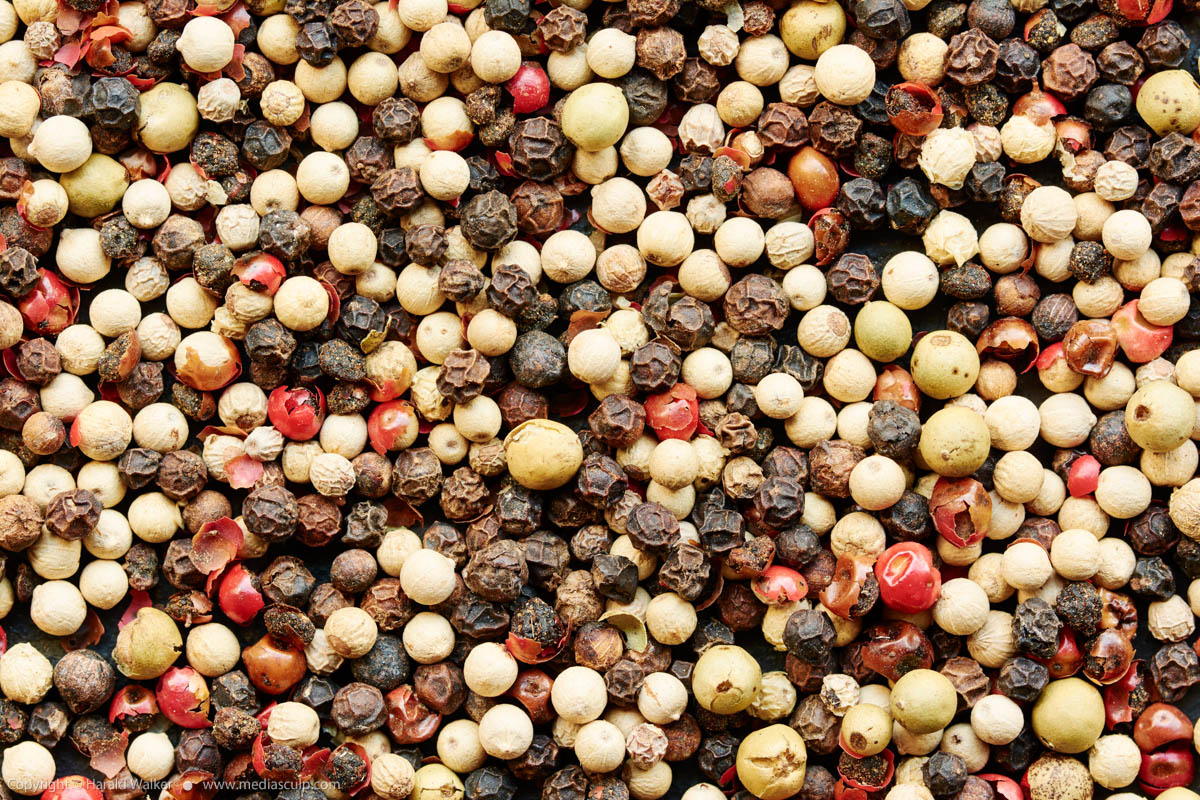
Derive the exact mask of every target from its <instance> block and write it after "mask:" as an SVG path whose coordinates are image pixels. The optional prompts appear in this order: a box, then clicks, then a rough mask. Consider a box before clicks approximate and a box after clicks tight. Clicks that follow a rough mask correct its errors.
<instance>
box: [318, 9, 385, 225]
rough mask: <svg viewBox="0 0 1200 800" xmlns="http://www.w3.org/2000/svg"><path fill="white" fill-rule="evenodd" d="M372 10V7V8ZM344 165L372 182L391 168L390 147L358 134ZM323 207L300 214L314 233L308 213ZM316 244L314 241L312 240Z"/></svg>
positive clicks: (333, 219) (362, 180) (332, 217)
mask: <svg viewBox="0 0 1200 800" xmlns="http://www.w3.org/2000/svg"><path fill="white" fill-rule="evenodd" d="M372 10H373V9H372ZM346 166H347V167H348V168H349V170H350V179H351V180H353V181H356V182H358V183H364V184H368V185H369V184H372V183H374V182H375V181H376V180H378V179H379V176H380V175H382V174H383V173H385V172H387V171H388V170H389V169H391V168H392V148H391V147H390V146H389V145H387V144H386V143H385V142H384V141H383V139H381V138H378V137H375V136H360V137H358V138H357V139H355V140H354V144H352V145H350V147H349V148H348V149H347V150H346ZM316 208H325V207H324V206H309V207H308V208H306V209H304V211H303V212H301V216H302V217H304V218H305V219H306V220H308V222H309V225H310V226H312V227H313V228H314V231H313V233H314V234H316V233H317V231H316V230H315V228H316V226H315V225H313V220H312V219H310V217H309V214H310V212H311V213H316V212H313V209H316ZM331 210H332V211H333V212H334V213H333V214H330V215H329V216H328V217H327V219H328V220H329V222H330V223H332V225H333V226H334V227H336V226H337V224H338V223H339V222H340V221H341V220H340V218H339V215H338V214H337V212H336V209H331ZM322 238H323V239H324V241H325V242H328V241H329V237H328V235H326V236H324V237H322ZM314 244H316V241H314Z"/></svg>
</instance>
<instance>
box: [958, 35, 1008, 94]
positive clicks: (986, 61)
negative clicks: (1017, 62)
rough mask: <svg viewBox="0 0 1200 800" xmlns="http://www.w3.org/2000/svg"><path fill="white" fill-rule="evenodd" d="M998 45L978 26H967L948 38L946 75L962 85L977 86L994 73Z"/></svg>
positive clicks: (989, 78)
mask: <svg viewBox="0 0 1200 800" xmlns="http://www.w3.org/2000/svg"><path fill="white" fill-rule="evenodd" d="M999 53H1000V46H999V45H998V44H996V42H995V41H993V40H992V37H990V36H988V35H987V34H986V33H984V32H983V31H982V30H980V29H979V28H968V29H967V30H965V31H963V32H962V33H956V34H955V35H954V36H952V37H951V38H950V46H949V49H948V50H947V51H946V76H947V77H949V78H951V79H953V80H954V81H956V82H958V83H959V84H960V85H962V86H977V85H978V84H981V83H986V82H987V81H990V80H991V79H992V78H993V77H994V76H995V74H996V62H997V58H998V56H999Z"/></svg>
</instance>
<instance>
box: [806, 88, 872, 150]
mask: <svg viewBox="0 0 1200 800" xmlns="http://www.w3.org/2000/svg"><path fill="white" fill-rule="evenodd" d="M861 132H862V120H860V119H859V118H858V117H857V116H855V114H854V112H852V111H851V110H850V109H847V108H843V107H841V106H835V105H834V104H833V103H829V102H826V101H822V102H820V103H818V104H817V107H816V108H814V109H813V110H812V113H811V114H809V115H808V136H809V138H810V139H811V140H812V143H813V147H815V148H816V149H817V150H819V151H820V152H822V153H824V154H825V155H827V156H829V157H831V158H835V159H839V158H842V157H844V156H848V155H850V154H851V153H853V152H854V148H855V147H857V145H858V137H859V134H860V133H861Z"/></svg>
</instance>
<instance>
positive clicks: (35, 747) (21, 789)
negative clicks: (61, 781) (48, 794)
mask: <svg viewBox="0 0 1200 800" xmlns="http://www.w3.org/2000/svg"><path fill="white" fill-rule="evenodd" d="M0 758H2V759H3V762H2V763H0V777H3V779H4V785H5V786H7V787H8V788H9V789H11V790H12V791H13V792H15V793H17V794H20V795H27V796H31V795H37V794H41V793H42V792H44V791H46V789H47V788H48V787H49V786H50V785H51V783H52V782H53V781H54V770H55V765H54V756H53V755H51V753H50V751H49V750H47V749H46V748H45V747H43V746H42V745H40V744H38V743H37V742H21V743H19V744H15V745H13V746H12V747H6V748H5V749H4V754H3V756H2V757H0Z"/></svg>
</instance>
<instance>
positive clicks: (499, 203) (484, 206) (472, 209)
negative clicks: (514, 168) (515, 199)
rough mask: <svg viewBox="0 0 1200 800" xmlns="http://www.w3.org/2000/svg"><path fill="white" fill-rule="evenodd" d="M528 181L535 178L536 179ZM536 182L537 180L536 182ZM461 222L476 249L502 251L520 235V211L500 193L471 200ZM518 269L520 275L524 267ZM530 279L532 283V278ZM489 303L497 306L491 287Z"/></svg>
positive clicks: (466, 235) (463, 210)
mask: <svg viewBox="0 0 1200 800" xmlns="http://www.w3.org/2000/svg"><path fill="white" fill-rule="evenodd" d="M530 122H532V120H530ZM560 132H561V131H560ZM514 160H515V159H514ZM526 177H531V178H532V177H533V176H526ZM533 179H535V180H536V178H533ZM459 219H460V227H461V229H462V233H463V236H465V237H466V239H467V241H468V242H470V243H471V245H472V246H474V247H477V248H479V249H480V250H498V249H499V248H501V247H503V246H504V245H506V244H508V243H509V242H510V241H512V240H513V238H515V237H516V235H517V211H516V208H514V207H513V204H512V202H511V201H509V199H508V198H507V197H505V196H504V195H503V194H502V193H500V192H499V191H497V190H492V191H489V192H484V193H483V194H477V195H475V196H474V197H472V198H471V199H470V200H468V201H467V202H466V204H464V205H463V206H462V207H461V208H460V209H459ZM514 268H515V269H516V270H518V271H520V267H514ZM526 278H527V279H528V275H526ZM494 280H495V271H493V282H494ZM530 291H531V292H532V291H533V289H532V286H530ZM531 299H532V298H531ZM488 300H489V302H493V300H492V291H491V289H490V287H489V290H488ZM493 307H495V306H493ZM496 310H497V311H500V313H504V311H503V309H500V308H497V309H496Z"/></svg>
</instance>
